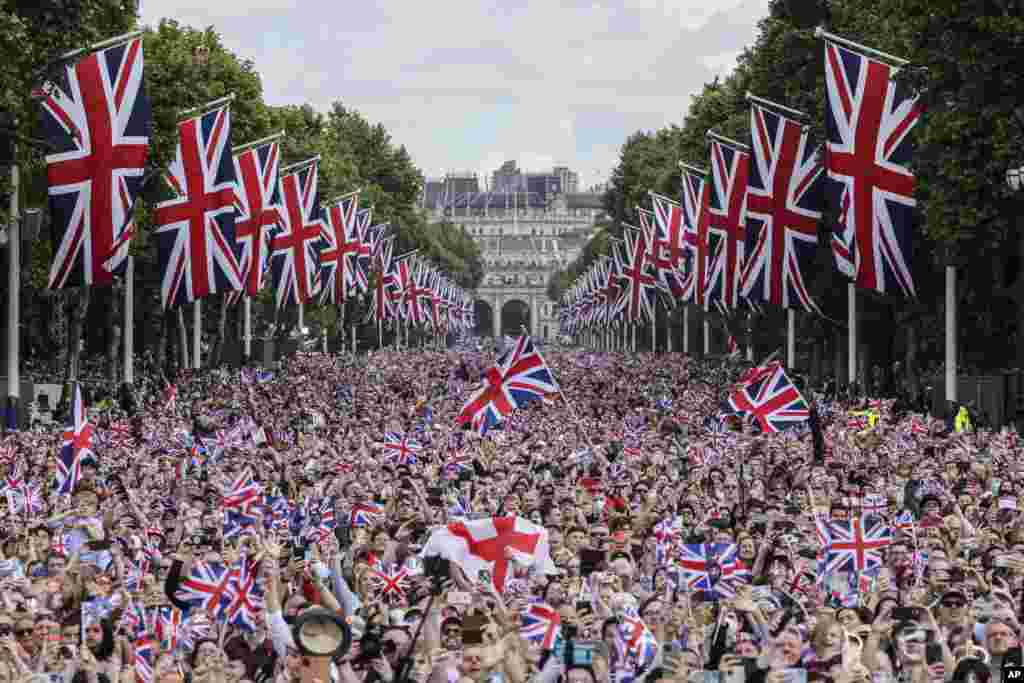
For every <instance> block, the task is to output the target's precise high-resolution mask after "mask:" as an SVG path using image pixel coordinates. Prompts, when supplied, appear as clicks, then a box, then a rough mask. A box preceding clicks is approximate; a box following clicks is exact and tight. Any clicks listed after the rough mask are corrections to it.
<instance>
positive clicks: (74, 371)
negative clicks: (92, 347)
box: [65, 287, 92, 382]
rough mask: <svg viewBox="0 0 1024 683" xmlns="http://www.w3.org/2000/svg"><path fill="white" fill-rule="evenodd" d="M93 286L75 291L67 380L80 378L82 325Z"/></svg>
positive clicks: (69, 337) (69, 329)
mask: <svg viewBox="0 0 1024 683" xmlns="http://www.w3.org/2000/svg"><path fill="white" fill-rule="evenodd" d="M91 292H92V288H91V287H79V288H78V290H77V291H76V292H75V299H74V308H73V309H71V321H70V323H69V325H68V364H67V373H66V375H65V376H66V378H67V381H69V382H71V381H74V380H77V379H78V371H79V365H80V360H81V356H82V327H83V323H84V322H85V314H86V313H87V312H88V311H89V296H90V294H91Z"/></svg>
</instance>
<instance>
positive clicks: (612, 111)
mask: <svg viewBox="0 0 1024 683" xmlns="http://www.w3.org/2000/svg"><path fill="white" fill-rule="evenodd" d="M767 12H768V0H719V1H718V2H708V1H707V0H606V1H595V2H586V1H584V0H579V1H576V0H562V1H558V2H552V0H532V2H528V1H527V0H483V1H481V0H440V2H433V3H432V2H423V1H421V0H374V1H372V2H365V3H361V2H351V1H343V2H338V1H337V0H330V1H328V0H305V1H300V0H143V2H142V13H143V19H144V21H145V22H146V23H149V24H155V23H156V22H158V21H159V20H160V18H162V17H170V18H173V19H176V20H178V21H180V22H182V23H184V24H188V25H191V26H195V27H198V28H205V27H206V26H211V25H212V26H213V27H214V28H215V29H216V30H217V31H218V32H219V33H220V34H221V35H222V36H223V40H224V43H225V44H226V45H227V47H228V48H229V49H231V50H232V51H234V52H235V53H236V54H238V55H239V56H241V57H243V58H246V59H251V60H253V62H255V64H256V68H257V70H258V71H259V72H260V74H261V75H262V78H263V91H264V97H265V99H266V101H267V102H268V103H269V104H271V105H282V104H302V103H304V102H309V103H310V104H312V105H313V106H314V107H316V108H317V109H320V110H327V108H328V107H329V106H330V104H331V103H332V102H333V101H335V100H339V99H340V100H341V101H342V102H343V103H344V104H345V105H346V106H347V107H351V108H355V109H357V110H359V111H360V112H362V113H363V115H365V116H366V117H367V118H369V119H370V120H371V121H372V122H381V123H383V124H384V126H385V127H386V128H387V129H388V130H389V131H390V133H391V135H392V137H393V139H394V140H395V141H396V142H397V143H402V144H405V146H406V147H407V148H408V150H409V152H410V154H411V155H412V158H413V160H414V161H415V163H416V164H417V165H418V166H419V167H420V168H421V169H422V170H423V172H424V173H425V174H426V175H427V176H429V177H433V176H439V175H442V174H443V173H444V172H445V171H470V172H474V171H475V172H479V173H481V174H484V173H489V172H490V171H491V170H493V169H494V168H496V167H497V166H499V165H500V164H501V163H502V162H504V161H505V160H508V159H515V160H516V161H518V162H519V166H520V167H521V168H524V169H526V170H536V171H540V170H545V169H550V168H551V167H552V166H553V165H555V164H558V165H567V166H569V167H571V168H573V169H575V170H577V171H578V172H579V173H580V174H581V176H582V182H583V184H584V185H589V184H591V183H592V182H596V181H597V180H598V179H601V180H603V179H605V178H606V177H607V175H608V173H609V171H610V170H611V168H612V167H613V166H614V165H615V161H616V158H617V156H618V150H619V147H620V146H621V145H622V143H623V142H624V141H625V139H626V137H627V136H628V135H629V134H631V133H633V132H635V131H637V130H640V129H645V130H655V129H657V128H660V127H662V126H664V125H666V124H668V123H671V122H680V121H681V120H682V117H683V114H684V113H685V111H686V109H687V107H688V106H689V102H690V97H691V96H692V95H693V94H695V93H697V92H699V91H700V88H701V86H702V85H703V84H704V83H705V82H708V81H710V80H712V79H713V78H714V77H715V75H717V74H723V75H724V74H726V73H728V72H729V71H730V70H731V69H732V67H733V65H734V64H735V61H736V56H737V55H738V54H739V53H740V52H741V51H742V49H743V47H744V46H746V45H749V44H750V43H751V42H752V41H753V40H754V37H755V35H756V30H757V26H756V25H757V22H758V20H760V19H761V18H762V17H763V16H765V15H766V14H767Z"/></svg>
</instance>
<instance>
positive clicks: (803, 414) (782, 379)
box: [729, 362, 811, 433]
mask: <svg viewBox="0 0 1024 683" xmlns="http://www.w3.org/2000/svg"><path fill="white" fill-rule="evenodd" d="M729 407H730V408H732V410H733V412H735V413H736V414H737V415H741V416H743V417H748V418H753V419H754V420H755V421H756V424H757V425H759V426H760V428H761V431H762V432H764V433H768V432H780V431H783V430H785V429H789V428H792V427H794V426H796V425H798V424H801V423H803V422H806V421H807V419H808V418H809V417H810V414H811V413H810V409H809V408H808V407H807V401H806V400H804V397H803V396H802V395H801V394H800V391H799V390H798V389H797V388H796V386H795V385H794V384H793V382H792V381H790V379H789V377H788V376H787V375H786V371H785V370H784V369H783V367H782V364H781V363H778V362H772V363H769V364H767V365H763V366H761V367H759V368H755V369H754V370H751V371H750V372H749V373H747V375H746V376H745V377H744V378H743V380H742V381H741V385H740V386H738V387H737V388H736V389H734V390H733V392H732V394H731V395H730V396H729Z"/></svg>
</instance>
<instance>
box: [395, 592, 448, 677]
mask: <svg viewBox="0 0 1024 683" xmlns="http://www.w3.org/2000/svg"><path fill="white" fill-rule="evenodd" d="M441 590H442V587H441V578H440V577H439V576H436V575H435V576H432V577H431V582H430V596H429V597H428V598H427V607H426V609H425V610H424V613H423V618H422V619H420V623H418V624H416V632H415V633H413V634H412V640H410V641H409V647H407V648H406V649H405V654H404V655H402V656H401V657H399V659H398V667H397V670H396V671H395V678H394V682H393V683H408V681H410V680H411V677H412V668H413V664H414V663H415V660H414V658H413V654H412V653H413V652H414V651H415V649H416V642H417V641H418V640H419V639H420V632H421V631H422V630H423V624H425V623H426V622H427V619H430V611H431V610H432V609H433V608H434V598H436V597H437V596H438V595H440V594H441Z"/></svg>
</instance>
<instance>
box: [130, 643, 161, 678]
mask: <svg viewBox="0 0 1024 683" xmlns="http://www.w3.org/2000/svg"><path fill="white" fill-rule="evenodd" d="M155 656H156V651H155V648H154V642H153V639H152V638H150V637H148V636H143V637H142V638H140V639H139V640H136V641H135V681H136V683H153V661H154V658H155Z"/></svg>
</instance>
